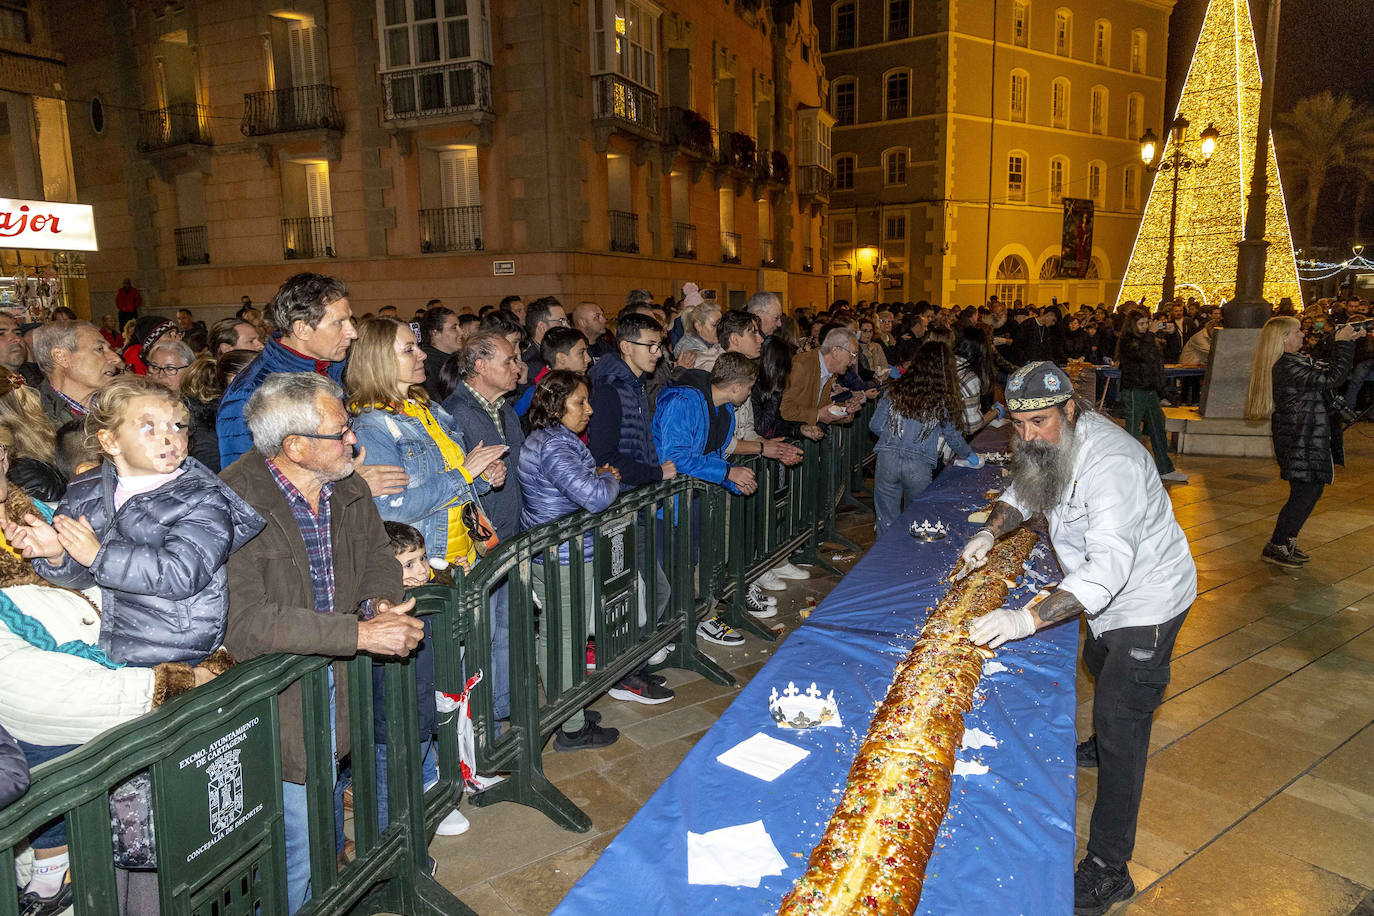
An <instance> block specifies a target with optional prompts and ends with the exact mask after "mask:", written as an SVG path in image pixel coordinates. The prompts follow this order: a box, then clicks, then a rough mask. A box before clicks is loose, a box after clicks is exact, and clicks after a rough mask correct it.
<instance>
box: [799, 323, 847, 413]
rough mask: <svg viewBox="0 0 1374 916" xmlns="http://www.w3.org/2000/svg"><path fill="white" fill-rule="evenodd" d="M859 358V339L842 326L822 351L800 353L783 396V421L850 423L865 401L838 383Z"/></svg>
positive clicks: (830, 335)
mask: <svg viewBox="0 0 1374 916" xmlns="http://www.w3.org/2000/svg"><path fill="white" fill-rule="evenodd" d="M858 356H859V338H858V337H857V336H856V335H855V334H854V332H853V331H851V330H849V329H848V328H842V327H841V328H835V329H833V330H832V331H830V333H828V334H826V335H825V339H824V340H822V341H821V346H820V349H817V350H808V351H807V352H805V353H798V354H797V358H796V360H794V361H793V363H792V374H791V375H790V376H788V378H787V389H786V390H785V391H783V394H782V406H781V413H782V418H783V419H784V420H790V421H792V422H793V423H848V422H849V421H850V420H851V419H853V417H854V414H856V413H857V412H858V410H859V408H860V407H862V406H863V403H864V398H863V397H862V396H859V395H851V394H849V393H848V392H846V391H845V389H843V388H840V387H839V384H838V382H839V377H840V376H842V375H844V373H845V371H846V370H847V369H849V368H850V367H851V366H853V365H854V362H855V360H857V359H858ZM837 397H838V398H839V400H836V398H837Z"/></svg>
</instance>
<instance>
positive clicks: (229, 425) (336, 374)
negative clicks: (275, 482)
mask: <svg viewBox="0 0 1374 916" xmlns="http://www.w3.org/2000/svg"><path fill="white" fill-rule="evenodd" d="M318 365H319V362H318V361H317V360H313V359H310V358H309V357H305V356H300V355H298V354H296V353H292V352H291V351H290V350H288V349H286V347H283V346H282V345H281V341H280V340H278V339H277V338H276V337H270V338H268V340H267V345H266V346H264V347H263V349H262V354H261V355H259V356H258V358H257V359H255V360H253V361H252V362H251V363H249V364H248V365H247V366H244V367H243V371H242V372H240V373H239V374H238V375H236V376H234V381H233V384H231V385H230V386H229V388H228V390H227V391H225V392H224V398H223V399H222V400H221V401H220V405H219V416H218V417H217V418H216V420H215V432H216V433H217V434H218V435H219V462H220V467H222V468H227V467H229V465H231V464H233V463H234V462H235V461H237V460H238V459H239V456H240V455H242V454H243V453H244V452H247V451H250V450H252V448H253V434H252V433H250V432H249V431H248V422H247V421H246V420H244V419H243V407H244V405H245V404H247V403H248V399H249V398H250V397H252V395H253V392H254V391H257V390H258V386H259V385H261V384H262V380H263V379H265V378H267V377H268V376H269V375H272V374H273V373H276V372H314V371H316V367H317V366H318ZM343 370H344V364H343V363H342V362H337V363H329V364H328V368H327V374H328V375H329V377H330V378H332V379H333V380H334V381H336V382H338V381H340V380H341V379H342V378H343Z"/></svg>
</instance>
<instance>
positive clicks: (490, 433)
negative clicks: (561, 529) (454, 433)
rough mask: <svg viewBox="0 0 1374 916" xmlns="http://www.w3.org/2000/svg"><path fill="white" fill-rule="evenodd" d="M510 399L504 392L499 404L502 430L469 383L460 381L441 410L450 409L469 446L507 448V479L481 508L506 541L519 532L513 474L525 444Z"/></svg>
mask: <svg viewBox="0 0 1374 916" xmlns="http://www.w3.org/2000/svg"><path fill="white" fill-rule="evenodd" d="M511 405H512V398H511V397H510V396H509V395H507V396H506V399H505V400H504V401H503V402H502V404H501V429H499V430H498V429H497V428H496V425H495V424H494V423H492V422H491V416H490V415H489V414H488V413H487V412H486V411H485V410H483V409H482V405H480V404H478V403H477V399H476V398H475V397H473V396H472V392H471V391H469V390H468V386H467V385H464V384H463V383H462V382H459V383H458V387H457V388H455V389H453V393H452V394H450V395H449V396H448V398H447V399H445V400H444V410H447V411H448V412H449V415H450V416H451V417H453V421H454V422H455V423H457V424H458V428H459V429H461V430H462V431H463V441H464V443H466V444H467V445H469V446H471V447H472V448H476V447H477V443H479V442H482V443H485V444H486V445H494V444H496V443H497V442H503V443H505V445H506V447H507V448H508V449H510V451H508V452H507V453H506V456H505V458H503V459H502V460H503V461H505V462H506V482H505V484H503V485H502V486H501V487H499V488H497V489H494V490H492V491H491V492H490V493H487V494H486V495H484V496H482V497H481V502H482V508H483V509H484V510H485V511H486V513H487V516H488V517H489V518H490V519H491V522H492V524H493V525H495V526H496V535H497V537H499V538H500V539H501V540H503V541H508V540H510V539H511V538H513V537H515V536H516V535H517V534H519V533H520V480H519V478H518V476H517V475H516V474H514V473H512V472H513V471H514V470H515V469H516V468H518V467H519V466H520V448H521V446H523V445H524V444H525V432H524V430H523V429H521V428H520V418H519V417H517V416H516V415H515V408H514V407H513V406H511Z"/></svg>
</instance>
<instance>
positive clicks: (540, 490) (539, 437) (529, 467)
mask: <svg viewBox="0 0 1374 916" xmlns="http://www.w3.org/2000/svg"><path fill="white" fill-rule="evenodd" d="M519 477H520V492H521V493H522V494H523V495H524V500H525V506H524V508H523V509H522V510H521V512H520V525H521V527H522V528H523V529H525V530H529V529H530V528H534V527H535V526H537V525H542V524H544V523H545V522H551V521H553V520H554V519H556V518H562V517H563V516H565V515H571V514H572V513H574V512H576V511H577V510H578V509H586V510H588V511H590V512H600V511H601V510H602V509H605V508H606V507H607V506H609V505H610V504H611V503H613V502H615V498H616V496H617V495H619V493H620V484H619V482H617V481H616V479H615V477H614V476H613V475H611V474H609V473H601V474H598V473H597V472H596V462H595V460H594V459H593V458H592V453H591V452H590V451H588V450H587V446H585V445H583V444H582V440H581V439H579V438H578V437H577V434H576V433H574V432H573V431H572V430H570V429H568V428H567V427H566V426H563V425H562V424H559V425H558V426H552V427H547V428H545V429H536V430H535V431H534V432H532V433H530V435H529V438H528V439H526V440H525V447H524V448H523V449H521V450H520V468H519ZM584 551H585V557H586V559H591V556H592V547H591V537H590V536H588V537H587V539H586V544H585V546H584ZM558 553H559V559H560V560H561V561H562V562H564V563H566V562H568V558H567V548H566V547H560V548H559V549H558Z"/></svg>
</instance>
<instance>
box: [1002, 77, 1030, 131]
mask: <svg viewBox="0 0 1374 916" xmlns="http://www.w3.org/2000/svg"><path fill="white" fill-rule="evenodd" d="M1007 91H1008V99H1007V113H1008V117H1009V118H1010V119H1011V120H1013V121H1021V122H1025V120H1026V110H1027V109H1028V108H1029V107H1030V74H1029V73H1028V72H1026V71H1025V70H1013V71H1011V85H1010V86H1009V87H1008V90H1007ZM1018 100H1019V101H1020V103H1021V104H1020V105H1017V101H1018Z"/></svg>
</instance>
